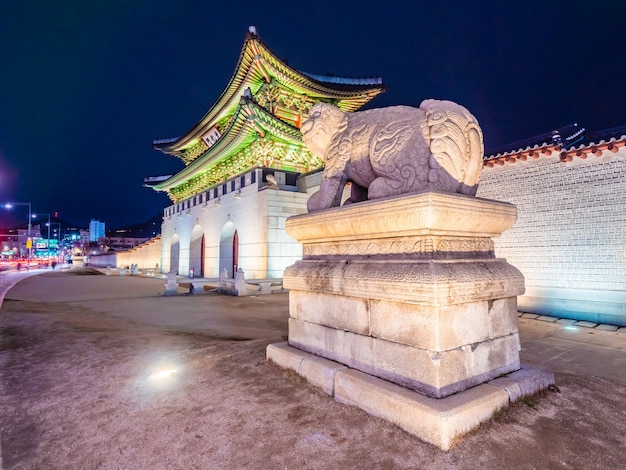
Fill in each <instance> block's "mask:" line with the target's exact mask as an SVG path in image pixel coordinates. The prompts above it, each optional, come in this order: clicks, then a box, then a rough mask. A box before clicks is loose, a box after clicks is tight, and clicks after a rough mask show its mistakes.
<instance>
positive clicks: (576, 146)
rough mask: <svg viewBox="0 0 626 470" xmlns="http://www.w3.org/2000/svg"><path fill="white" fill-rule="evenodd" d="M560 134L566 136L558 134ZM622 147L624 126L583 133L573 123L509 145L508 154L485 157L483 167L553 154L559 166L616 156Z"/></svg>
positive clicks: (583, 131) (624, 140) (624, 139)
mask: <svg viewBox="0 0 626 470" xmlns="http://www.w3.org/2000/svg"><path fill="white" fill-rule="evenodd" d="M561 130H565V131H567V132H563V133H562V134H561V132H560V131H561ZM563 135H565V137H563ZM624 146H626V126H619V127H612V128H610V129H604V130H601V131H594V132H586V131H585V129H584V128H581V127H579V126H578V125H577V124H576V123H573V124H570V125H568V126H566V127H564V128H561V129H558V130H556V131H552V132H549V133H545V134H541V135H539V136H535V137H532V138H530V139H526V140H523V141H519V142H517V143H514V144H510V145H509V146H508V148H509V149H510V150H508V151H506V150H504V151H501V152H498V153H496V154H491V155H486V156H485V158H484V160H483V164H484V166H485V167H487V168H493V167H494V166H503V165H504V164H506V163H516V162H518V161H526V160H528V159H529V158H530V159H537V158H539V157H540V156H542V155H543V156H550V155H553V154H557V155H558V156H559V159H560V160H561V161H562V162H571V161H573V160H574V158H580V159H583V160H584V159H586V158H587V157H589V156H597V157H600V156H602V155H603V153H604V152H610V153H617V152H618V151H619V149H620V148H621V147H624ZM504 148H507V146H505V147H504Z"/></svg>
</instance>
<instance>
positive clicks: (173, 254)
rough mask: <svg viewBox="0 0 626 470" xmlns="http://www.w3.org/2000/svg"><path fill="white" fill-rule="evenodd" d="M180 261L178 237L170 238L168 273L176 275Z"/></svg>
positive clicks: (175, 235)
mask: <svg viewBox="0 0 626 470" xmlns="http://www.w3.org/2000/svg"><path fill="white" fill-rule="evenodd" d="M179 261H180V241H179V240H178V235H177V234H174V236H173V237H172V245H171V247H170V272H172V271H174V272H175V273H176V274H178V263H179Z"/></svg>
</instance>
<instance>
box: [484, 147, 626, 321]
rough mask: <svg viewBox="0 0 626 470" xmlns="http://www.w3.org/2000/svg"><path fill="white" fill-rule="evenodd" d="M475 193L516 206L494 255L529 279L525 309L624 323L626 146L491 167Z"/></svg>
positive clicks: (521, 305) (521, 302)
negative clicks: (564, 158) (513, 220)
mask: <svg viewBox="0 0 626 470" xmlns="http://www.w3.org/2000/svg"><path fill="white" fill-rule="evenodd" d="M477 196H479V197H482V198H487V199H496V200H500V201H505V202H510V203H513V204H515V205H516V206H517V209H518V220H517V223H516V224H515V225H514V226H513V228H511V229H510V230H508V231H507V232H506V233H504V234H503V235H502V237H500V238H497V239H495V240H494V241H495V247H496V254H497V256H498V257H502V258H506V260H507V261H508V262H509V263H510V264H512V265H513V266H515V267H517V268H518V269H519V270H520V271H521V272H522V273H523V274H524V277H525V279H526V293H525V294H524V295H522V296H521V297H519V299H518V304H519V309H520V311H525V312H533V313H540V314H547V315H552V316H558V317H563V318H576V319H579V320H588V321H592V322H601V323H610V324H615V325H626V148H625V147H621V148H620V149H619V151H618V152H616V153H611V152H608V151H605V152H603V153H602V155H601V156H599V157H596V156H594V155H590V156H588V157H587V158H585V159H582V158H578V157H575V158H574V159H573V160H572V161H571V162H567V163H566V162H561V161H560V158H559V154H558V153H557V152H552V154H550V155H548V156H541V157H540V158H538V159H528V160H527V161H517V162H516V163H514V164H511V163H507V164H504V165H502V166H494V167H493V168H485V169H484V170H483V172H482V177H481V181H480V185H479V189H478V194H477Z"/></svg>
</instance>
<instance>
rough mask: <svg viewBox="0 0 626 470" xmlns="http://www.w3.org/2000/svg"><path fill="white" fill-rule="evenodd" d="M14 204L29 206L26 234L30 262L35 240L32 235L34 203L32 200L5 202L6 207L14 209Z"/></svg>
mask: <svg viewBox="0 0 626 470" xmlns="http://www.w3.org/2000/svg"><path fill="white" fill-rule="evenodd" d="M13 206H28V232H27V235H26V236H27V237H28V239H27V240H26V249H27V252H28V262H29V263H30V252H31V250H32V244H33V240H32V238H31V237H30V232H31V230H30V229H31V219H32V218H33V213H32V205H31V203H30V202H7V203H5V204H4V207H5V208H6V209H12V208H13Z"/></svg>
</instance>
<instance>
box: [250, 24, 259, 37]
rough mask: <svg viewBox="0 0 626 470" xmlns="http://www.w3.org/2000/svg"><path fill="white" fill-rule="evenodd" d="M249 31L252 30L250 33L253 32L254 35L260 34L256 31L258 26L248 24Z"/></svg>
mask: <svg viewBox="0 0 626 470" xmlns="http://www.w3.org/2000/svg"><path fill="white" fill-rule="evenodd" d="M248 31H249V32H250V34H253V35H254V36H258V35H259V34H258V33H257V32H256V26H252V25H251V26H248Z"/></svg>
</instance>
